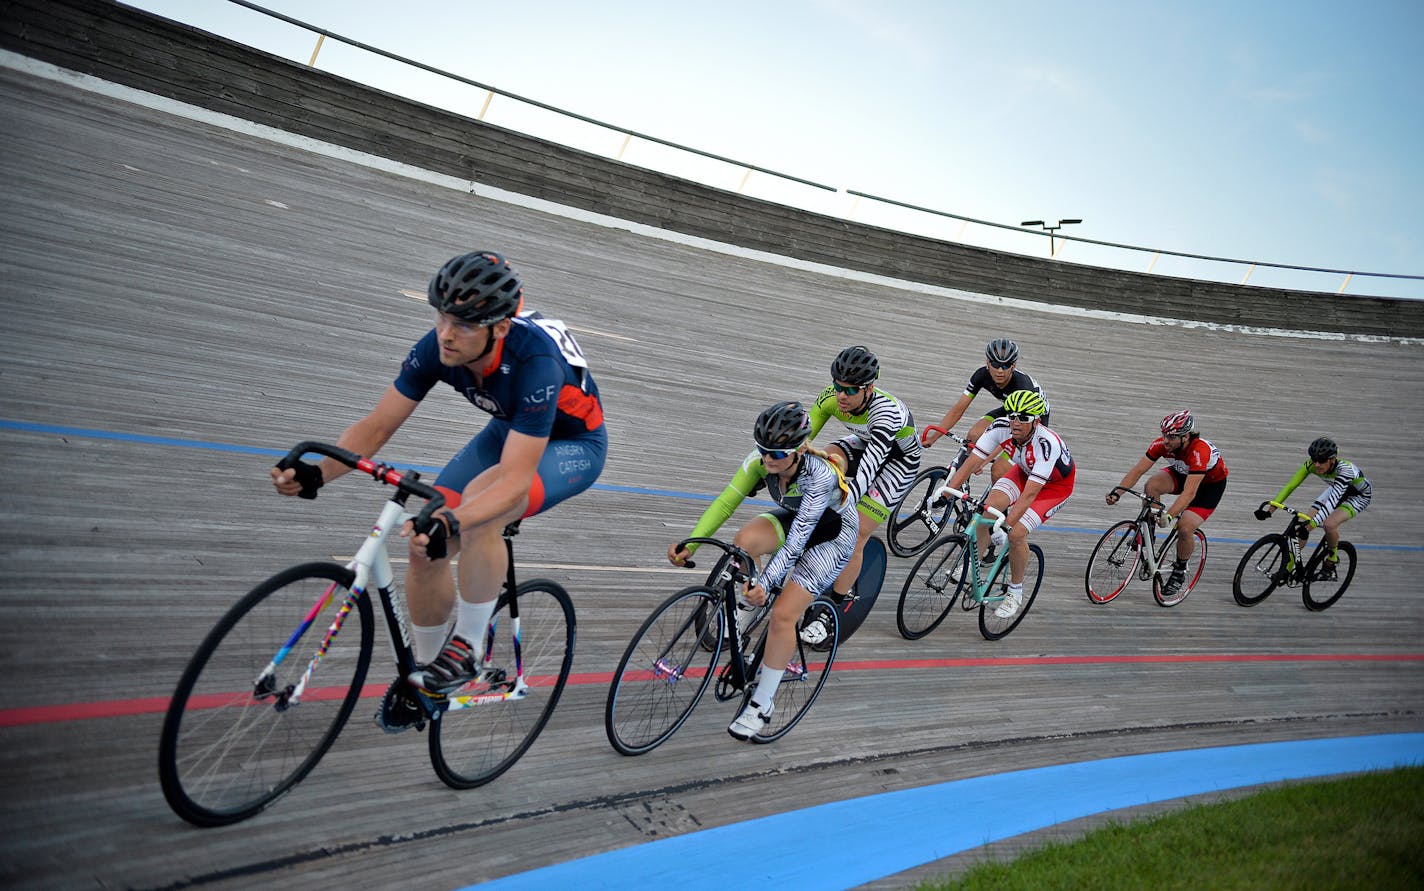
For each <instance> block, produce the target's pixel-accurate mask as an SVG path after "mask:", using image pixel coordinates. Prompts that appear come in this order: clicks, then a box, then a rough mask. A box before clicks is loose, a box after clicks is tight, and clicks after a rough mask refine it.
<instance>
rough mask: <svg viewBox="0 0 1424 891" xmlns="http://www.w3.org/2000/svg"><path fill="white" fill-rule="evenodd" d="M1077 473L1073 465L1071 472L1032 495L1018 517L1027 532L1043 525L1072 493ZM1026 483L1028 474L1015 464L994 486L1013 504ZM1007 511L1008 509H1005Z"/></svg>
mask: <svg viewBox="0 0 1424 891" xmlns="http://www.w3.org/2000/svg"><path fill="white" fill-rule="evenodd" d="M1077 475H1078V468H1077V467H1074V468H1073V472H1072V473H1070V474H1068V475H1067V476H1065V477H1063V478H1062V479H1059V480H1053V481H1051V482H1049V483H1047V484H1045V485H1044V487H1043V488H1042V489H1039V490H1038V494H1037V495H1035V496H1034V497H1033V504H1032V505H1030V506H1029V509H1028V510H1026V511H1024V515H1023V516H1022V517H1021V518H1019V523H1020V524H1022V525H1023V526H1024V527H1026V528H1027V529H1028V531H1029V532H1032V531H1033V530H1035V529H1037V528H1038V527H1039V526H1042V525H1043V522H1044V521H1045V520H1047V519H1048V518H1049V517H1051V516H1053V515H1054V514H1056V513H1058V509H1059V508H1061V507H1062V506H1063V502H1065V501H1067V500H1068V496H1069V495H1072V494H1073V479H1074V478H1075V477H1077ZM1026 485H1028V474H1027V473H1025V472H1024V469H1023V468H1022V467H1020V466H1018V465H1017V464H1015V465H1014V466H1013V467H1010V468H1009V472H1008V473H1006V474H1004V475H1003V476H1002V477H1001V478H1000V479H999V481H998V482H997V483H995V484H994V488H995V489H997V490H998V491H1000V492H1003V493H1004V494H1005V495H1008V496H1009V504H1013V503H1014V502H1016V501H1018V500H1019V499H1020V498H1022V497H1023V489H1024V486H1026ZM1005 513H1008V511H1005Z"/></svg>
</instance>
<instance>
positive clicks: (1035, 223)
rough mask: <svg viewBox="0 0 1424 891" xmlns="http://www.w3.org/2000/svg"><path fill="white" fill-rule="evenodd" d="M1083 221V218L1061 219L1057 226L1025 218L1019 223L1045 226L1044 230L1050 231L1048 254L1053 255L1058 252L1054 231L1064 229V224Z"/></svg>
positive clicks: (1021, 224)
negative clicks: (1055, 246)
mask: <svg viewBox="0 0 1424 891" xmlns="http://www.w3.org/2000/svg"><path fill="white" fill-rule="evenodd" d="M1081 222H1083V221H1082V220H1059V221H1058V224H1057V225H1055V226H1049V225H1047V224H1045V223H1044V222H1043V220H1024V221H1023V222H1022V223H1019V225H1020V226H1041V227H1042V228H1043V231H1045V232H1047V233H1048V256H1050V257H1052V256H1053V255H1054V254H1056V253H1057V251H1055V250H1054V249H1053V233H1054V232H1057V231H1058V230H1059V229H1062V228H1063V227H1064V226H1068V225H1072V224H1074V223H1081Z"/></svg>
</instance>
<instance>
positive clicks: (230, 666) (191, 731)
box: [158, 563, 374, 826]
mask: <svg viewBox="0 0 1424 891" xmlns="http://www.w3.org/2000/svg"><path fill="white" fill-rule="evenodd" d="M353 581H354V576H353V574H352V572H351V571H350V570H348V569H346V568H345V567H344V566H338V565H337V564H335V563H304V564H302V565H300V566H293V567H292V568H291V569H288V570H285V571H283V572H279V573H278V574H276V575H274V576H272V577H271V578H269V579H267V580H266V581H265V582H263V583H262V584H260V585H258V586H257V587H256V588H253V589H252V590H251V591H250V592H248V594H247V595H246V596H245V597H243V598H242V599H241V600H239V601H238V602H237V603H236V604H235V605H234V606H233V607H232V608H231V609H229V610H228V611H227V614H226V615H225V616H223V617H222V619H221V620H219V622H218V624H217V625H216V627H214V628H213V630H212V631H210V632H209V633H208V636H207V637H206V638H205V639H204V640H203V642H202V644H200V645H199V646H198V651H197V652H196V653H194V654H193V658H192V659H191V660H190V661H189V662H188V667H187V668H186V669H185V670H184V672H183V675H182V677H181V678H180V679H179V681H178V687H177V689H176V690H174V691H173V698H172V699H171V700H169V703H168V711H167V713H166V714H165V715H164V718H163V732H162V735H161V736H160V739H159V744H158V777H159V782H160V784H161V785H162V787H163V797H164V798H166V799H167V800H168V805H169V806H170V807H172V808H173V810H174V812H175V813H177V814H178V816H180V817H182V818H183V819H185V820H187V821H188V822H189V823H193V824H195V825H197V826H225V825H227V824H229V823H236V822H238V821H239V820H245V819H247V818H248V817H251V816H252V815H254V814H256V813H257V812H259V811H261V810H262V809H263V808H265V807H267V806H268V805H269V804H271V803H272V802H273V801H275V800H277V798H279V797H280V796H281V795H283V794H284V793H286V792H287V791H288V790H290V789H291V788H292V787H293V786H295V785H296V784H297V783H298V782H300V781H301V780H302V778H303V777H305V776H306V775H307V774H308V773H310V772H311V770H312V768H314V767H316V764H317V762H318V761H320V760H321V757H322V755H324V754H326V751H327V749H329V748H331V744H332V743H333V742H335V740H336V736H337V734H338V733H340V732H341V727H342V725H344V724H345V723H346V719H347V718H348V717H350V715H351V710H352V708H354V707H355V705H356V700H357V699H358V698H359V696H360V695H361V685H362V683H363V682H364V681H365V679H366V669H367V667H368V666H369V665H370V661H371V646H372V640H373V635H374V630H373V629H374V625H373V623H372V621H371V603H370V601H369V600H368V599H367V598H366V597H365V596H364V595H360V596H358V595H357V594H355V593H354V592H352V591H351V584H352V582H353ZM309 619H310V620H309ZM309 670H310V672H311V674H310V675H309V676H306V677H304V676H305V675H307V672H308V671H309ZM299 685H300V686H301V688H302V689H301V691H300V693H298V692H297V687H298V686H299Z"/></svg>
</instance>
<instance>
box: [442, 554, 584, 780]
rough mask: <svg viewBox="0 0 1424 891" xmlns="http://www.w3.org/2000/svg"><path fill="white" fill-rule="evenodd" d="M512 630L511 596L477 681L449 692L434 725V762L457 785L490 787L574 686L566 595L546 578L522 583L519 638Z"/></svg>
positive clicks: (571, 614) (570, 612)
mask: <svg viewBox="0 0 1424 891" xmlns="http://www.w3.org/2000/svg"><path fill="white" fill-rule="evenodd" d="M513 625H514V623H513V622H512V621H511V619H510V615H509V596H508V594H505V595H503V596H501V597H500V603H499V607H498V609H496V611H495V615H494V637H493V640H494V643H493V645H492V647H491V651H490V653H489V655H488V658H486V659H485V661H484V662H483V663H482V670H481V672H480V677H479V679H478V680H476V681H473V682H471V683H470V684H467V685H466V686H465V687H462V688H461V689H459V690H457V691H456V692H455V693H453V694H451V695H450V697H449V708H448V709H446V710H445V711H444V712H443V713H442V714H440V715H439V716H438V717H437V718H436V719H435V720H434V721H433V722H432V723H431V727H430V760H431V764H432V765H433V766H434V768H435V773H436V775H438V776H439V777H440V779H441V780H442V781H443V782H444V783H445V784H446V785H449V786H451V787H453V788H456V789H469V788H473V787H475V786H481V785H484V784H485V783H488V782H489V781H490V780H493V779H494V778H495V777H497V776H499V775H500V774H502V773H504V772H505V771H506V770H508V769H509V768H510V767H511V766H512V765H513V764H514V763H515V762H516V761H518V760H519V758H520V756H522V755H523V754H524V753H525V752H526V751H527V750H528V749H529V747H530V746H531V745H533V743H534V740H535V739H536V738H537V737H538V736H539V733H540V731H542V730H543V729H544V725H545V724H546V723H548V720H549V717H550V715H552V714H553V711H554V707H555V706H556V705H558V702H559V697H560V695H562V693H563V690H564V684H565V683H566V682H567V681H568V676H569V669H570V668H571V667H572V665H573V655H574V608H573V603H572V601H570V599H569V595H568V593H567V592H566V591H564V589H563V588H562V587H560V586H559V585H556V584H554V583H553V582H549V581H545V580H542V579H540V580H535V581H531V582H525V583H524V584H522V585H520V586H519V628H518V632H519V634H518V640H517V641H516V640H515V639H514V637H513V634H514V631H515V629H514V627H513ZM516 644H517V646H516ZM521 668H522V669H523V674H522V676H521V675H520V669H521Z"/></svg>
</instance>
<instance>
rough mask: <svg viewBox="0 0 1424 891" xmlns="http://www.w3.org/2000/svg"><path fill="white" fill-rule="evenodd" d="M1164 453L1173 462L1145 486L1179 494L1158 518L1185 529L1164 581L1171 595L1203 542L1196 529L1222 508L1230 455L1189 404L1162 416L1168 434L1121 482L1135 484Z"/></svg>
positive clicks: (1155, 492) (1111, 500)
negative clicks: (1205, 431)
mask: <svg viewBox="0 0 1424 891" xmlns="http://www.w3.org/2000/svg"><path fill="white" fill-rule="evenodd" d="M1158 458H1166V459H1167V465H1166V466H1165V467H1163V468H1162V469H1161V470H1159V471H1157V472H1156V473H1154V474H1152V476H1151V478H1149V479H1148V480H1147V484H1146V485H1145V486H1143V487H1142V488H1143V491H1144V492H1146V493H1147V494H1148V495H1150V496H1152V497H1153V498H1158V499H1160V498H1161V497H1162V496H1163V495H1167V494H1172V495H1176V496H1177V498H1176V500H1174V501H1173V502H1172V503H1171V504H1169V505H1167V509H1166V510H1165V511H1163V512H1162V515H1161V516H1160V517H1159V518H1158V521H1157V524H1158V525H1159V526H1161V527H1162V528H1164V529H1167V528H1171V526H1172V524H1173V523H1174V522H1175V523H1176V524H1177V528H1178V530H1179V531H1178V535H1177V559H1176V562H1174V563H1173V564H1172V574H1171V575H1169V576H1168V577H1167V583H1166V584H1165V585H1163V586H1162V593H1163V596H1166V597H1170V596H1172V595H1173V594H1176V593H1177V591H1178V589H1180V588H1181V587H1182V583H1183V582H1185V581H1186V577H1187V560H1189V559H1190V558H1191V556H1192V552H1193V551H1195V550H1196V547H1197V540H1196V535H1195V534H1194V533H1195V532H1196V531H1197V528H1198V527H1199V526H1201V524H1202V523H1204V522H1206V518H1207V517H1209V516H1211V514H1212V511H1214V510H1216V506H1217V505H1218V504H1220V503H1221V494H1222V493H1223V492H1225V491H1226V460H1225V459H1224V458H1222V456H1221V450H1220V449H1218V448H1217V447H1216V446H1214V445H1212V444H1211V442H1210V441H1208V440H1205V439H1202V436H1201V434H1200V433H1198V432H1196V419H1195V418H1193V417H1192V413H1191V412H1190V411H1185V410H1184V411H1179V412H1174V413H1173V414H1170V415H1167V417H1165V418H1163V419H1162V435H1161V436H1160V437H1158V438H1157V439H1154V440H1153V441H1152V444H1151V445H1149V446H1148V447H1147V453H1146V454H1145V455H1143V456H1142V457H1141V458H1140V459H1138V461H1137V463H1136V464H1134V465H1132V469H1131V470H1129V471H1128V472H1127V475H1126V476H1124V477H1123V478H1122V482H1121V483H1119V484H1118V485H1120V486H1122V487H1123V488H1125V489H1130V488H1132V486H1133V484H1134V483H1136V482H1137V481H1138V480H1139V479H1141V477H1142V475H1143V474H1144V473H1146V472H1147V471H1149V470H1151V469H1152V465H1153V464H1155V463H1157V459H1158ZM1117 499H1118V492H1117V491H1116V490H1114V491H1112V492H1109V493H1108V495H1107V503H1108V504H1117Z"/></svg>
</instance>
